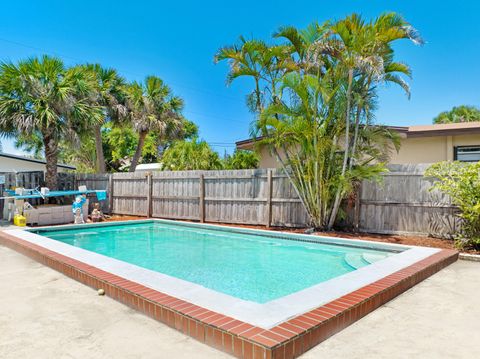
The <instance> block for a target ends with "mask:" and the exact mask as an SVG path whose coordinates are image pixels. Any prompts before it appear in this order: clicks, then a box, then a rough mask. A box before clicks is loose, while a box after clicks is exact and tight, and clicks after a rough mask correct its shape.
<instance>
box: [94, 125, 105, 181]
mask: <svg viewBox="0 0 480 359" xmlns="http://www.w3.org/2000/svg"><path fill="white" fill-rule="evenodd" d="M93 133H94V136H95V154H96V169H97V173H105V172H106V167H105V155H104V154H103V145H102V125H97V126H95V127H94V128H93Z"/></svg>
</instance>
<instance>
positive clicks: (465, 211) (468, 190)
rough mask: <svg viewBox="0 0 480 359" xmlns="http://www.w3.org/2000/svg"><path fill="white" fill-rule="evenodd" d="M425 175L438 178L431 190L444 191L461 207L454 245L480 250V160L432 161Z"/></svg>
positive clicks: (453, 202)
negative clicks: (472, 161)
mask: <svg viewBox="0 0 480 359" xmlns="http://www.w3.org/2000/svg"><path fill="white" fill-rule="evenodd" d="M425 177H430V178H435V179H437V181H436V182H434V184H433V186H432V190H433V189H437V190H439V191H440V192H443V193H445V194H447V195H448V196H449V197H450V199H451V201H452V204H454V205H455V206H458V208H459V210H460V213H459V214H458V216H459V217H460V218H461V220H462V229H461V232H460V233H457V234H456V235H455V240H456V245H457V246H458V247H460V248H474V249H480V162H475V163H465V162H458V161H455V162H439V163H435V164H434V165H432V166H431V167H429V168H428V169H427V171H426V172H425Z"/></svg>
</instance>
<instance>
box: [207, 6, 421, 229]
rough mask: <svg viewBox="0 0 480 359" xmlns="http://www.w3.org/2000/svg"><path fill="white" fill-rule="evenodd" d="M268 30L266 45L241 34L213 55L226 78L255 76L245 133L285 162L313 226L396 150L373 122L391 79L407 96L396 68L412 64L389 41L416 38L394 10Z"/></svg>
mask: <svg viewBox="0 0 480 359" xmlns="http://www.w3.org/2000/svg"><path fill="white" fill-rule="evenodd" d="M273 38H274V42H273V43H272V44H268V43H266V42H264V41H261V40H255V39H253V40H246V39H245V38H243V37H242V38H240V42H239V43H238V44H236V45H234V46H227V47H224V48H222V49H220V50H219V51H218V53H217V54H216V56H215V61H216V62H218V61H227V62H228V64H229V72H228V75H227V84H229V83H231V82H232V81H234V80H235V79H237V78H239V77H249V78H252V79H253V84H254V86H253V90H252V92H251V93H250V94H249V95H248V96H247V105H248V107H249V108H250V110H251V111H252V112H253V113H254V114H255V115H256V118H255V121H254V123H253V124H252V136H255V137H256V138H257V139H258V142H257V143H258V145H259V146H268V148H269V149H270V150H271V151H272V153H273V154H274V155H275V156H276V158H277V160H278V161H279V162H280V164H281V166H282V167H283V168H284V169H285V172H286V174H287V175H288V176H289V177H290V179H291V182H292V183H293V185H294V187H295V189H296V191H297V193H298V195H299V197H300V199H301V200H302V202H303V204H304V206H305V209H306V210H307V212H308V214H309V216H310V218H311V221H312V225H313V226H315V227H316V228H321V229H331V228H332V227H333V225H334V223H335V221H336V220H337V219H338V218H339V213H340V214H342V211H341V202H342V200H343V199H345V198H347V197H348V196H349V195H351V194H352V193H353V190H354V188H355V186H356V185H357V184H358V183H359V182H360V181H361V180H363V179H376V178H379V174H380V173H381V172H383V171H385V165H384V163H385V161H386V160H387V159H388V154H389V153H390V152H391V151H392V150H393V149H395V148H396V149H397V150H398V145H399V141H398V137H397V136H396V135H395V134H394V133H392V132H391V131H389V130H388V128H386V127H383V126H378V125H377V126H375V125H373V117H374V116H373V114H374V110H375V106H376V101H377V96H378V87H379V85H381V84H384V83H394V84H397V85H400V86H401V88H403V89H404V90H405V92H406V94H407V95H408V96H409V95H410V91H409V86H408V84H407V82H406V81H405V80H404V79H403V77H402V75H403V76H407V77H409V76H410V75H411V71H410V68H409V67H408V66H407V65H406V64H404V63H401V62H397V61H395V58H394V50H393V48H392V44H393V43H394V42H396V41H397V40H402V39H408V40H411V41H413V42H414V43H415V44H421V43H422V39H421V38H420V36H419V34H418V33H417V31H416V30H415V29H414V28H413V27H412V26H411V25H410V24H409V23H408V22H406V21H405V20H404V19H403V18H402V17H401V16H399V15H397V14H395V13H385V14H382V15H380V16H379V17H378V18H376V19H374V20H372V21H365V20H364V19H362V18H361V17H360V16H359V15H356V14H353V15H350V16H347V17H346V18H343V19H340V20H338V21H333V22H331V21H328V22H325V23H322V24H319V23H313V24H311V25H310V26H308V27H307V28H306V29H302V30H299V29H297V28H294V27H282V28H280V29H279V30H278V31H277V32H276V33H275V34H274V35H273Z"/></svg>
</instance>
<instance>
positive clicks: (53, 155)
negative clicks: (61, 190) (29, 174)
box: [43, 134, 58, 190]
mask: <svg viewBox="0 0 480 359" xmlns="http://www.w3.org/2000/svg"><path fill="white" fill-rule="evenodd" d="M43 145H44V147H45V161H46V162H47V164H46V172H45V183H46V186H47V187H48V188H49V189H50V190H56V189H58V188H57V162H58V143H57V140H56V139H55V138H54V137H53V136H51V135H50V134H44V135H43Z"/></svg>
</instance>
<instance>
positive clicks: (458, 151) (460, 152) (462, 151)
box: [454, 146, 480, 162]
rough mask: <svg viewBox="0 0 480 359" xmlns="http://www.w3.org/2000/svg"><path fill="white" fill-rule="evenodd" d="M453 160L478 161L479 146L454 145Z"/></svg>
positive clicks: (479, 154)
mask: <svg viewBox="0 0 480 359" xmlns="http://www.w3.org/2000/svg"><path fill="white" fill-rule="evenodd" d="M454 160H456V161H462V162H477V161H480V146H458V147H455V151H454Z"/></svg>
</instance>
